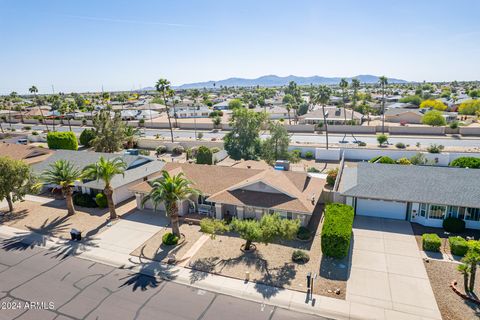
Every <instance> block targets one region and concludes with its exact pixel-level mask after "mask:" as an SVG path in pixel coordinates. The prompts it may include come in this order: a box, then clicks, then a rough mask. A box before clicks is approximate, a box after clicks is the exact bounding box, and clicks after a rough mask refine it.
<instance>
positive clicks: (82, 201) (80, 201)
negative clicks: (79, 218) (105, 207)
mask: <svg viewBox="0 0 480 320" xmlns="http://www.w3.org/2000/svg"><path fill="white" fill-rule="evenodd" d="M73 204H74V205H76V206H80V207H85V208H96V207H98V206H97V203H96V202H95V200H93V198H92V196H90V195H89V194H86V193H75V194H74V195H73Z"/></svg>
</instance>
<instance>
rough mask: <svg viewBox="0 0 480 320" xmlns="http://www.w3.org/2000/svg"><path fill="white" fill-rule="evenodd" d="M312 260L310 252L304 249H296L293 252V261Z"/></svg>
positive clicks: (303, 261)
mask: <svg viewBox="0 0 480 320" xmlns="http://www.w3.org/2000/svg"><path fill="white" fill-rule="evenodd" d="M309 260H310V256H309V255H308V253H306V252H305V251H302V250H295V251H293V253H292V261H293V262H296V263H307V262H308V261H309Z"/></svg>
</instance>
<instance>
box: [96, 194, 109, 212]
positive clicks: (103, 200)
mask: <svg viewBox="0 0 480 320" xmlns="http://www.w3.org/2000/svg"><path fill="white" fill-rule="evenodd" d="M95 203H96V204H97V206H98V207H99V208H102V209H103V208H106V207H107V206H108V202H107V197H106V196H105V195H104V194H103V193H97V195H96V196H95Z"/></svg>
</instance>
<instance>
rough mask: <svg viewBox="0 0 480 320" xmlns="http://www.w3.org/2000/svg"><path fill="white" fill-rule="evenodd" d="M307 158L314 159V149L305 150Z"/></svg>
mask: <svg viewBox="0 0 480 320" xmlns="http://www.w3.org/2000/svg"><path fill="white" fill-rule="evenodd" d="M305 158H306V159H313V152H312V151H307V152H305Z"/></svg>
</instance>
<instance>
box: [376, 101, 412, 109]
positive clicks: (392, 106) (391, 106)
mask: <svg viewBox="0 0 480 320" xmlns="http://www.w3.org/2000/svg"><path fill="white" fill-rule="evenodd" d="M380 107H381V105H380ZM396 108H400V109H418V106H417V105H414V104H413V103H404V102H395V103H392V104H388V105H385V109H396Z"/></svg>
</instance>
